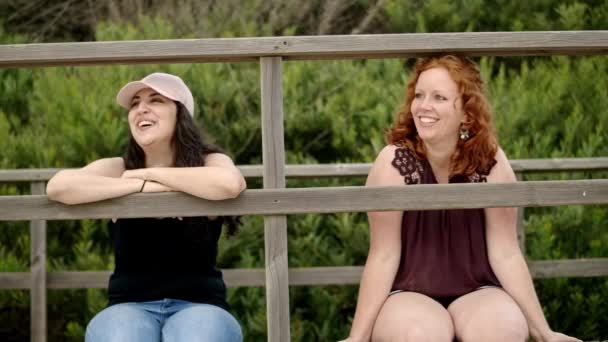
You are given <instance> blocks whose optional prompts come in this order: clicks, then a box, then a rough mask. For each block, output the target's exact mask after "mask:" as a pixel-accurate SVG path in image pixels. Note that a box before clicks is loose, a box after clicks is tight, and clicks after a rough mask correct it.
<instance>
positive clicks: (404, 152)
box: [391, 147, 496, 184]
mask: <svg viewBox="0 0 608 342" xmlns="http://www.w3.org/2000/svg"><path fill="white" fill-rule="evenodd" d="M391 165H393V166H394V167H395V168H396V169H397V170H399V174H401V175H402V176H403V180H404V182H405V184H421V183H422V175H423V174H424V173H425V172H426V170H425V166H424V165H425V164H424V163H423V162H422V161H421V160H420V159H418V158H417V157H416V156H415V155H414V154H413V153H412V152H410V150H409V149H408V148H406V147H399V148H397V149H396V150H395V158H394V159H393V161H392V163H391ZM494 165H496V160H495V159H492V160H491V161H490V162H489V164H488V166H487V167H486V168H484V169H480V170H478V171H477V172H475V173H474V174H472V175H470V176H468V177H466V178H465V177H462V176H453V177H452V178H450V180H451V181H455V182H457V183H458V180H460V182H462V179H463V178H464V179H465V180H468V181H469V183H486V182H487V181H488V179H487V176H488V175H489V174H490V171H491V170H492V168H493V167H494ZM431 172H432V171H431Z"/></svg>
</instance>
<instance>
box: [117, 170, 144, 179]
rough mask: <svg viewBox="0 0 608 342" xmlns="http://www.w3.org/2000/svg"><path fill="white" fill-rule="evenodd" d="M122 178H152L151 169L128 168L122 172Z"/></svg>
mask: <svg viewBox="0 0 608 342" xmlns="http://www.w3.org/2000/svg"><path fill="white" fill-rule="evenodd" d="M121 178H137V179H142V180H152V179H151V178H150V171H149V170H148V169H146V168H143V169H134V170H126V171H125V172H123V173H122V176H121Z"/></svg>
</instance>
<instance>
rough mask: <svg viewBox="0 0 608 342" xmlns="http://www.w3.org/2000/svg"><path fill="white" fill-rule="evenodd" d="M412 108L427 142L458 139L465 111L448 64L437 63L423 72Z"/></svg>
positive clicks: (448, 141)
mask: <svg viewBox="0 0 608 342" xmlns="http://www.w3.org/2000/svg"><path fill="white" fill-rule="evenodd" d="M410 110H411V113H412V116H413V119H414V124H415V125H416V130H417V131H418V135H419V136H420V138H421V139H422V140H423V141H424V142H425V144H437V143H452V142H453V143H454V144H456V143H457V142H458V130H459V128H460V125H461V124H462V123H464V121H465V115H464V112H463V109H462V98H461V95H460V92H459V91H458V86H457V84H456V82H454V80H453V79H452V78H451V77H450V74H449V72H448V71H447V70H446V69H445V68H442V67H435V68H431V69H428V70H425V71H423V72H422V73H421V74H420V76H419V77H418V80H417V82H416V86H415V90H414V98H413V100H412V103H411V106H410Z"/></svg>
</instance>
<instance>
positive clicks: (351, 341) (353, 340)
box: [338, 336, 368, 342]
mask: <svg viewBox="0 0 608 342" xmlns="http://www.w3.org/2000/svg"><path fill="white" fill-rule="evenodd" d="M338 342H368V341H365V340H364V339H361V338H354V337H351V336H349V337H347V338H346V339H344V340H341V341H338Z"/></svg>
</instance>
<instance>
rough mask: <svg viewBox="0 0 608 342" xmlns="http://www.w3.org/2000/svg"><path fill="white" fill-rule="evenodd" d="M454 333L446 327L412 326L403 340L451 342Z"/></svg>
mask: <svg viewBox="0 0 608 342" xmlns="http://www.w3.org/2000/svg"><path fill="white" fill-rule="evenodd" d="M452 338H453V337H452V333H451V332H450V331H449V329H446V328H445V327H435V329H430V328H429V327H426V328H423V327H412V328H410V329H409V330H408V331H407V332H406V334H405V338H404V339H403V341H405V342H450V341H452Z"/></svg>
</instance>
